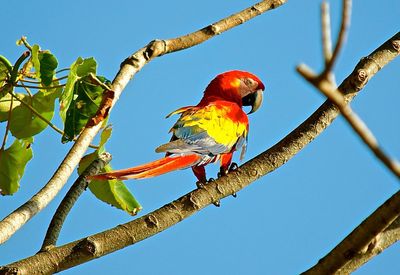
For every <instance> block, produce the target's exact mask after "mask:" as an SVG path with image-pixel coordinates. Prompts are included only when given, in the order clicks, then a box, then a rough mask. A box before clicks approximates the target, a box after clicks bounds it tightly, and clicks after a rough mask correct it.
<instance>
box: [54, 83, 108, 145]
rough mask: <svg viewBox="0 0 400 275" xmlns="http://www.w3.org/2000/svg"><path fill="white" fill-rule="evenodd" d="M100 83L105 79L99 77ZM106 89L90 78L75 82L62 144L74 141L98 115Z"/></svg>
mask: <svg viewBox="0 0 400 275" xmlns="http://www.w3.org/2000/svg"><path fill="white" fill-rule="evenodd" d="M97 78H99V80H100V81H102V82H105V81H106V80H105V78H104V77H100V76H98V77H97ZM103 92H104V89H103V87H101V86H98V85H97V84H93V83H92V82H91V79H90V78H89V77H88V76H85V77H83V78H81V79H79V80H78V81H76V82H75V85H74V90H73V97H72V101H71V104H70V106H69V108H68V111H67V116H66V118H65V125H64V135H63V137H62V140H61V141H62V142H63V143H65V142H68V141H71V140H73V139H74V137H75V136H76V135H78V134H79V133H80V132H81V130H82V129H83V128H84V127H85V125H86V123H87V121H88V119H89V118H91V117H92V116H93V115H95V114H96V112H97V110H98V109H99V106H100V104H101V101H102V98H103Z"/></svg>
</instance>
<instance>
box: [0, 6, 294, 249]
mask: <svg viewBox="0 0 400 275" xmlns="http://www.w3.org/2000/svg"><path fill="white" fill-rule="evenodd" d="M284 3H286V0H264V1H261V2H259V3H257V4H255V5H253V6H251V7H249V8H247V9H244V10H242V11H240V12H238V13H236V14H233V15H231V16H229V17H226V18H224V19H222V20H220V21H218V22H216V23H214V24H212V25H209V26H207V27H205V28H203V29H201V30H199V31H197V32H194V33H190V34H187V35H184V36H181V37H177V38H175V39H169V40H163V41H160V40H155V41H153V42H150V43H149V44H148V45H147V46H145V47H143V48H142V49H140V50H139V51H137V52H136V53H134V54H133V55H132V56H130V57H128V58H127V59H126V60H125V61H124V62H123V63H122V64H121V67H120V70H119V71H118V73H117V75H116V76H115V78H114V80H113V83H112V86H111V88H112V90H113V91H114V92H115V96H114V100H113V103H112V106H111V108H112V107H113V106H114V105H115V103H116V101H117V100H118V98H119V96H120V94H121V93H122V90H123V89H124V88H125V87H126V85H127V84H128V82H129V81H130V80H131V79H132V77H133V76H134V75H135V74H136V73H137V72H138V71H140V70H141V69H142V68H143V66H145V65H146V64H147V63H148V62H150V61H151V60H152V59H154V58H156V57H158V56H160V55H163V54H167V53H171V52H176V51H179V50H183V49H187V48H190V47H193V46H196V45H198V44H201V43H203V42H204V41H206V40H208V39H210V38H212V37H214V36H216V35H218V34H221V33H222V32H225V31H227V30H229V29H232V28H234V27H236V26H238V25H240V24H242V23H244V22H246V21H248V20H250V19H252V18H254V17H256V16H258V15H261V14H263V13H264V12H266V11H268V10H271V9H275V8H277V7H279V6H281V5H283V4H284ZM111 108H110V110H111ZM101 127H102V125H101V124H97V125H94V126H92V127H87V128H85V129H84V130H83V131H82V133H81V134H80V135H79V137H78V139H77V140H76V142H75V143H74V145H73V146H72V147H71V149H70V151H69V152H68V153H67V155H66V156H65V158H64V160H63V161H62V162H61V164H60V165H59V167H58V168H57V170H56V171H55V173H54V175H53V176H52V177H51V179H50V180H49V181H48V182H47V183H46V184H45V186H44V187H43V188H42V189H41V190H40V191H39V192H38V193H37V194H35V195H34V196H33V197H32V198H31V199H29V200H28V201H27V202H25V203H24V204H23V205H21V206H20V207H19V208H18V209H16V210H15V211H13V212H12V213H10V214H9V215H8V216H7V217H5V218H4V219H3V220H2V221H0V243H3V242H5V241H6V240H8V239H9V238H10V237H11V236H12V235H13V234H14V233H15V232H16V231H17V230H18V229H19V228H21V227H22V226H23V225H24V224H25V223H26V222H27V221H28V220H30V219H31V218H32V217H33V216H34V215H36V214H37V213H38V212H39V211H41V210H42V209H43V208H45V207H46V206H47V205H48V204H49V203H50V201H52V200H53V199H54V197H55V196H56V195H57V194H58V192H59V191H60V189H61V188H62V187H63V186H64V184H65V183H66V181H67V179H68V178H69V177H70V175H71V174H72V172H73V170H74V168H75V167H76V166H77V165H78V163H79V161H80V159H81V158H82V156H83V154H84V153H85V152H86V150H87V148H88V146H89V144H90V142H91V141H92V140H93V139H94V137H95V136H96V134H97V133H98V131H99V130H100V128H101Z"/></svg>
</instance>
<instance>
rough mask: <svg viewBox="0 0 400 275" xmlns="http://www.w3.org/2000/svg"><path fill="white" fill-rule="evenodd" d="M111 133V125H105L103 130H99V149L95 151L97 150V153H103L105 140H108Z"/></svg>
mask: <svg viewBox="0 0 400 275" xmlns="http://www.w3.org/2000/svg"><path fill="white" fill-rule="evenodd" d="M111 133H112V127H111V126H110V125H109V126H106V127H105V128H104V129H103V131H102V132H101V135H100V143H99V149H97V151H98V152H99V154H101V153H103V152H104V151H105V149H104V145H105V144H106V142H107V141H108V140H109V138H110V137H111Z"/></svg>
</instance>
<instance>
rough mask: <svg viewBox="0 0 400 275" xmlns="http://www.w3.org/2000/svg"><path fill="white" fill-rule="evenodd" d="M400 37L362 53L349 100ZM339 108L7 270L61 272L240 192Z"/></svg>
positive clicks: (328, 107)
mask: <svg viewBox="0 0 400 275" xmlns="http://www.w3.org/2000/svg"><path fill="white" fill-rule="evenodd" d="M396 39H400V33H397V34H396V35H395V36H394V37H392V38H391V39H389V40H388V41H387V42H386V43H384V44H383V45H382V46H381V47H379V48H378V49H376V50H375V51H374V52H373V53H372V54H370V55H369V56H368V57H367V58H364V59H361V61H360V62H359V63H358V64H357V66H356V68H355V69H354V71H353V72H352V73H351V74H350V75H349V76H348V77H347V78H346V79H345V80H344V81H343V82H342V84H341V85H340V86H339V87H340V90H341V91H345V93H346V100H349V101H350V100H351V99H352V98H354V96H355V95H356V94H357V92H358V91H360V90H361V89H362V88H363V87H364V86H365V85H366V83H367V80H366V79H360V75H359V71H363V72H367V74H368V78H371V77H373V76H374V75H375V74H376V73H377V72H378V71H379V70H380V69H381V68H383V67H384V66H385V65H386V64H387V63H389V62H390V61H391V60H393V59H394V58H395V57H397V56H398V55H399V52H397V51H394V50H393V45H392V43H393V41H394V40H396ZM338 114H339V111H338V109H337V108H336V107H335V105H334V104H333V103H332V102H330V101H329V100H327V101H325V103H324V104H322V105H321V106H320V107H319V108H318V109H317V110H316V111H315V112H314V113H313V114H312V115H311V116H310V117H309V118H308V119H307V120H305V121H304V122H303V123H302V124H301V125H299V126H298V127H297V128H296V129H295V130H293V131H292V132H291V133H290V134H288V135H287V136H286V137H285V138H283V139H282V140H281V141H280V142H278V143H277V144H275V145H274V146H273V147H271V148H270V149H268V150H267V151H265V152H263V153H261V154H260V155H258V156H257V157H255V158H254V159H252V160H250V161H248V162H247V163H245V164H243V165H242V166H241V167H240V168H239V169H238V170H236V171H235V172H232V173H229V174H228V175H227V176H225V177H221V178H219V179H217V180H216V181H214V182H211V183H210V184H208V185H205V187H204V188H203V189H197V190H194V191H192V192H190V193H189V194H186V195H185V196H183V197H181V198H179V199H177V200H175V201H173V202H171V203H169V204H166V205H165V206H163V207H161V208H159V209H158V210H155V211H153V212H151V213H149V214H147V215H145V216H143V217H140V218H138V219H136V220H133V221H131V222H128V223H125V224H122V225H119V226H116V227H114V228H112V229H109V230H106V231H103V232H100V233H97V234H95V235H91V236H88V237H86V238H83V239H80V240H78V241H74V242H71V243H68V244H65V245H63V246H59V247H55V248H53V249H51V250H50V251H48V252H45V253H38V254H36V255H33V256H31V257H29V258H26V259H23V260H20V261H18V262H15V263H12V264H9V265H7V266H5V267H3V270H4V271H5V272H6V271H8V270H10V271H11V270H12V271H14V272H15V271H18V272H20V273H21V274H23V273H27V272H31V273H33V272H41V273H43V274H50V273H55V272H59V271H62V270H65V269H68V268H71V267H73V266H76V265H79V264H82V263H84V262H87V261H90V260H93V259H97V258H99V257H101V256H104V255H106V254H109V253H112V252H114V251H116V250H118V249H122V248H124V247H126V246H128V245H132V244H135V243H138V242H140V241H142V240H144V239H147V238H149V237H151V236H153V235H155V234H158V233H159V232H162V231H163V230H165V229H167V228H169V227H171V226H173V225H175V224H177V223H178V222H180V221H182V220H183V219H185V218H187V217H189V216H191V215H192V214H194V213H196V212H198V211H199V210H201V209H203V208H204V207H206V206H207V205H210V204H212V203H213V202H214V201H216V200H218V199H222V198H224V197H227V196H230V195H231V194H232V193H234V192H238V191H239V190H241V189H242V188H244V187H246V186H247V185H249V184H250V183H252V182H254V181H255V180H257V179H258V178H260V177H262V176H263V175H265V174H267V173H269V172H271V171H273V170H275V169H277V168H278V167H280V166H282V165H283V164H285V163H286V162H287V161H288V160H289V159H290V158H292V157H293V156H294V155H296V154H297V153H298V152H299V151H300V150H301V149H303V148H304V147H305V146H306V145H307V144H308V143H310V142H311V141H312V140H314V138H315V137H316V136H318V135H319V134H320V133H321V132H323V131H324V129H326V127H328V126H329V124H330V123H331V122H332V121H333V120H334V119H335V118H336V117H337V116H338ZM320 274H327V273H320Z"/></svg>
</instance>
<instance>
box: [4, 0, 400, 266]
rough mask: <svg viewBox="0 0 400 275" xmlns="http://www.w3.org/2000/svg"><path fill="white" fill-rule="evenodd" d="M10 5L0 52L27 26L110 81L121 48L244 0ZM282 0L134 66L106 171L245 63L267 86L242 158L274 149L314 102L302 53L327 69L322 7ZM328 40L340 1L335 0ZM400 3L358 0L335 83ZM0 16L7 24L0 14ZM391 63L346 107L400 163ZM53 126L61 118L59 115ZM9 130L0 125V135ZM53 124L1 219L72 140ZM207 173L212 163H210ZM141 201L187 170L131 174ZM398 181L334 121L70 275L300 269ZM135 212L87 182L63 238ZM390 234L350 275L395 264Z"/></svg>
mask: <svg viewBox="0 0 400 275" xmlns="http://www.w3.org/2000/svg"><path fill="white" fill-rule="evenodd" d="M136 2H137V1H113V2H110V1H103V0H101V1H76V0H74V1H57V5H55V4H54V1H47V0H46V1H35V2H31V1H8V2H7V3H6V4H3V5H2V20H3V24H2V26H3V28H2V39H1V48H0V54H3V55H5V56H6V57H8V58H9V59H10V60H16V59H17V58H18V56H19V55H20V54H21V51H22V49H20V48H17V47H16V46H15V41H16V40H17V39H19V38H20V37H21V36H22V35H26V36H27V37H28V40H29V41H30V42H31V43H32V44H33V43H38V44H40V45H41V46H42V48H44V49H50V50H51V51H52V52H53V53H54V54H55V55H56V56H57V58H58V60H59V63H60V66H61V67H68V66H69V65H70V64H71V63H72V62H73V61H74V60H75V59H76V58H77V57H78V56H83V57H89V56H94V57H95V58H96V60H97V61H98V63H99V68H98V72H99V74H101V75H104V76H106V77H107V78H109V79H112V78H113V77H114V75H115V73H116V72H117V71H118V68H119V64H120V62H121V61H123V60H124V59H125V58H126V57H127V56H128V55H129V54H131V53H132V52H134V51H136V50H137V49H139V48H141V47H143V46H144V45H145V44H147V43H148V42H149V41H150V40H153V39H155V38H161V39H162V38H171V37H176V36H179V35H183V34H186V33H188V32H192V31H194V30H197V29H199V28H201V27H203V26H205V25H207V24H209V23H212V22H215V21H217V20H218V19H220V18H222V17H225V16H227V15H230V14H232V13H234V12H237V11H239V10H241V9H243V8H245V7H247V6H249V5H251V4H253V3H255V2H253V1H211V0H205V1H190V2H188V1H185V2H184V1H153V2H151V3H149V2H146V1H140V2H138V3H136ZM320 2H321V1H314V0H313V1H310V0H308V1H289V3H287V4H285V5H284V6H282V7H280V8H278V9H276V10H274V11H272V12H268V13H266V14H264V15H262V16H260V17H257V18H255V19H254V20H252V21H250V22H248V23H246V24H243V25H241V26H239V27H237V28H235V29H233V30H231V31H229V32H227V33H223V34H221V35H220V36H218V37H216V38H214V39H212V40H210V41H208V42H206V43H204V44H201V45H199V46H197V47H194V48H191V49H188V50H185V51H181V52H177V53H173V54H170V55H166V56H163V57H161V58H158V59H156V60H154V61H152V62H151V63H150V64H148V65H147V66H146V67H144V68H143V70H142V71H141V72H139V73H138V74H137V75H136V76H135V78H134V79H133V80H132V81H131V82H130V84H129V85H128V86H127V88H126V89H125V91H124V92H123V94H122V96H121V98H120V101H119V102H118V103H117V106H116V108H115V109H114V110H113V112H112V115H111V118H110V122H111V123H112V125H113V128H114V130H113V136H112V138H111V140H110V141H109V143H108V144H107V149H108V150H109V151H110V152H111V153H112V154H113V162H112V164H113V167H115V168H126V167H129V166H133V165H137V164H141V163H143V162H147V161H150V160H153V159H155V158H157V157H159V155H157V154H156V153H155V152H154V148H156V147H157V146H158V145H160V144H162V143H164V142H166V141H168V140H169V135H168V133H167V132H168V130H169V128H170V127H171V125H172V124H173V123H174V118H170V119H167V120H166V119H165V118H164V117H165V115H166V114H168V113H169V112H170V111H172V110H175V109H177V108H179V107H181V106H186V105H192V104H196V103H197V102H198V101H199V99H200V97H201V95H202V92H203V90H204V88H205V86H206V85H207V84H208V82H209V81H210V80H211V79H212V78H213V77H214V76H215V75H217V74H218V73H220V72H223V71H227V70H231V69H241V70H247V71H250V72H253V73H255V74H257V75H258V76H259V77H260V78H261V79H262V80H263V81H264V83H265V84H266V93H265V98H264V105H263V107H262V108H261V109H260V110H259V111H258V112H257V113H255V114H253V115H251V117H250V121H251V129H250V136H249V147H248V151H247V156H246V160H248V159H250V158H252V157H253V156H255V155H257V154H259V153H260V152H262V151H264V150H265V149H267V148H269V147H270V146H272V145H273V144H275V143H276V142H277V141H279V140H280V139H281V138H282V137H283V136H285V135H286V134H287V133H289V132H290V131H291V130H292V129H293V128H294V127H296V126H297V125H298V124H299V123H301V122H302V121H303V120H304V119H305V118H307V117H308V116H309V115H310V114H311V113H312V112H313V111H314V110H315V109H316V108H317V107H318V106H319V105H320V104H321V103H322V102H323V101H324V98H323V97H322V96H321V95H319V94H318V92H316V91H315V90H314V89H313V88H312V87H311V86H310V85H308V84H307V83H306V82H305V81H304V80H303V79H301V77H300V76H299V75H298V74H297V73H296V72H295V66H296V65H298V64H299V63H301V62H304V63H306V64H308V65H309V66H311V67H312V68H313V69H314V70H320V69H321V68H322V64H323V63H322V57H321V46H320V25H319V17H320V14H319V5H320ZM331 2H332V3H331V12H332V26H333V28H334V30H333V36H334V37H336V33H337V28H338V26H339V19H340V16H339V15H340V5H339V2H340V1H331ZM399 16H400V2H399V1H395V0H387V1H381V2H379V4H377V3H376V2H375V1H354V3H353V17H352V23H351V29H350V33H349V37H348V41H347V43H346V45H345V48H344V50H343V52H342V54H341V56H340V59H339V61H338V62H337V66H336V67H335V72H336V79H337V81H338V82H339V83H340V82H341V81H342V80H343V78H344V77H346V76H347V75H348V74H349V73H350V72H351V71H352V70H353V68H354V65H355V64H356V63H357V62H358V60H359V59H360V58H361V57H363V56H365V55H367V54H369V53H370V52H371V51H372V50H373V49H375V48H376V47H377V46H379V45H380V44H382V43H383V42H384V41H386V40H387V39H388V38H389V37H391V36H392V35H393V34H395V33H396V32H397V31H398V18H399ZM4 22H6V23H4ZM399 69H400V60H399V59H397V60H395V61H393V62H391V63H390V64H389V65H388V66H386V67H385V68H384V69H383V70H382V71H381V72H379V73H378V74H377V75H376V76H375V77H374V78H373V79H372V80H370V82H369V83H368V85H367V86H366V88H365V89H364V90H363V91H362V92H361V93H360V95H359V96H357V98H356V99H355V100H354V102H353V103H352V106H353V108H354V110H356V111H357V112H358V114H359V115H360V116H361V117H362V118H363V119H364V120H365V122H366V123H367V124H368V125H369V127H370V128H371V130H372V131H373V132H374V133H375V134H376V136H377V138H378V140H379V141H380V142H381V144H382V145H383V147H384V148H385V149H386V150H387V151H388V152H390V153H391V155H392V156H394V157H396V158H397V159H400V143H399V140H400V128H399V123H398V118H399V115H400V109H399V107H398V102H399V101H400V93H399V92H398V91H399V88H400V78H399ZM54 121H55V123H56V124H58V125H59V126H61V124H60V120H59V118H58V117H57V118H55V119H54ZM3 131H4V127H3V125H0V136H1V135H2V133H3ZM60 140H61V137H60V136H59V135H58V134H56V133H55V132H54V131H53V130H52V129H47V130H46V131H44V132H42V133H41V134H40V135H38V136H37V137H36V139H35V143H34V145H33V149H34V154H35V157H34V159H33V160H32V161H31V162H30V163H29V165H28V167H27V170H26V174H25V176H24V179H23V180H22V183H21V189H20V191H19V192H18V193H16V194H15V195H14V196H12V197H2V198H0V216H1V217H4V216H5V215H6V214H7V213H9V212H10V211H11V210H13V209H15V208H17V207H18V206H19V205H20V204H21V203H23V202H25V201H26V200H27V199H29V198H30V197H31V196H32V195H33V194H34V193H36V192H37V191H38V190H39V189H40V188H41V186H42V185H43V184H44V183H45V182H47V180H48V179H49V178H50V177H51V175H52V173H53V172H54V170H55V169H56V167H57V165H58V164H59V163H60V161H61V160H62V158H63V156H64V155H65V153H66V152H67V150H68V149H69V148H70V146H71V145H70V144H68V145H62V144H61V143H60ZM208 171H209V173H210V175H215V174H216V172H217V167H216V166H215V167H212V168H211V169H209V170H208ZM75 177H76V174H75V175H74V176H73V177H72V178H71V179H70V181H69V182H68V184H67V185H66V186H65V188H63V190H62V192H61V193H60V194H59V196H57V198H56V199H55V200H54V201H53V202H52V203H51V204H50V205H49V207H48V208H46V209H45V210H44V211H43V212H41V213H39V214H38V215H37V216H36V217H34V219H33V220H31V221H30V222H29V223H28V224H26V225H25V226H24V227H23V228H22V229H21V230H20V231H19V232H18V233H16V234H15V235H14V236H13V237H12V238H11V239H10V240H9V241H8V242H7V243H6V244H4V245H1V246H0V255H1V257H0V264H6V263H9V262H11V261H14V260H17V259H20V258H22V257H26V256H29V255H32V254H34V253H36V252H37V250H38V249H39V247H40V245H41V242H42V239H43V236H44V234H45V232H46V229H47V225H48V223H49V221H50V218H51V216H52V214H53V213H54V210H55V208H56V207H57V205H58V203H59V202H60V200H61V198H62V196H63V194H65V192H66V190H67V188H68V187H69V186H70V185H71V183H72V182H73V180H74V178H75ZM127 185H128V186H129V188H130V190H131V191H132V192H133V193H134V194H135V196H136V197H137V199H138V200H139V201H140V202H141V204H142V205H143V207H144V209H143V210H142V212H141V213H140V215H143V214H146V213H148V212H151V211H152V210H154V209H157V208H159V207H161V206H162V205H164V204H166V203H168V202H170V201H171V200H173V199H176V198H178V197H180V196H181V195H183V194H186V193H187V192H189V191H191V190H192V189H194V188H195V178H194V176H193V175H192V174H191V171H190V170H184V171H177V172H174V173H171V174H168V175H164V176H161V177H158V178H154V179H149V180H143V181H128V182H127ZM398 188H399V185H398V182H397V181H396V179H395V178H394V177H393V176H392V175H391V174H390V173H388V172H387V171H386V168H385V167H383V166H382V165H381V164H380V163H379V162H378V161H377V160H376V159H375V158H374V156H373V155H372V154H371V153H370V152H369V151H368V150H367V149H366V147H365V145H364V144H363V143H362V142H361V141H360V140H359V139H358V137H356V136H355V135H354V134H353V132H352V131H351V129H350V128H349V127H348V125H347V124H346V123H345V121H344V120H343V119H342V118H339V119H337V120H335V122H334V123H333V124H332V125H331V126H330V127H329V128H328V129H327V130H326V131H325V132H323V133H322V134H321V135H320V136H319V137H318V138H317V139H316V140H315V141H313V142H312V143H311V144H310V145H308V146H307V147H306V148H305V149H304V150H302V151H301V152H300V153H299V154H298V155H296V156H295V157H294V158H293V159H292V160H290V161H289V162H288V163H287V164H286V165H284V166H283V167H281V168H279V169H278V170H276V171H274V172H273V173H271V174H269V175H267V176H265V177H263V178H262V179H260V180H258V181H257V182H255V183H254V184H252V185H251V186H249V187H248V188H246V189H244V190H243V191H241V192H239V193H238V197H237V198H236V199H234V198H232V197H229V198H226V199H224V200H223V201H222V202H221V204H222V205H221V207H220V208H216V207H214V206H209V207H207V208H206V209H204V210H203V211H201V212H199V213H197V214H196V215H194V216H192V217H190V218H188V219H187V220H184V221H183V222H181V223H180V224H178V225H176V226H174V227H173V228H170V229H168V230H166V231H164V232H162V233H161V234H158V235H156V236H154V237H152V238H150V239H147V240H145V241H143V242H141V243H138V244H136V245H134V246H130V247H128V248H125V249H123V250H121V251H118V252H116V253H113V254H111V255H108V256H106V257H102V258H100V259H98V260H94V261H91V262H89V263H86V264H84V265H81V266H78V267H75V268H72V269H70V270H68V271H66V272H65V274H82V273H86V274H88V273H90V274H109V273H111V272H113V273H114V274H125V273H126V272H132V273H135V274H188V273H190V274H296V273H299V272H301V271H304V270H306V269H307V268H309V267H310V266H311V265H313V264H314V263H316V262H317V261H318V259H319V258H321V257H322V256H324V255H325V254H326V253H327V252H328V251H330V250H331V249H332V248H333V247H334V246H335V245H336V244H337V243H338V241H340V240H341V239H342V238H343V237H345V236H346V235H347V234H348V233H349V232H351V230H352V229H353V228H354V227H355V226H357V225H358V224H359V223H360V222H361V221H362V220H363V219H364V218H365V217H367V216H368V215H369V214H370V213H371V212H372V211H373V210H375V209H376V208H377V207H378V206H379V205H380V204H382V203H383V202H384V201H385V200H386V199H387V198H389V197H390V196H391V195H392V194H393V193H395V192H396V191H397V190H398ZM131 219H132V218H131V217H130V216H128V215H127V214H125V213H124V212H122V211H120V210H116V209H115V208H111V207H109V206H108V205H106V204H104V203H102V202H100V201H98V200H97V199H96V198H95V197H94V196H93V195H92V194H91V193H90V192H85V193H84V194H83V195H82V197H81V198H80V199H79V201H78V202H77V204H76V205H75V207H74V208H73V210H72V212H71V214H70V215H69V216H68V219H67V221H66V223H65V226H64V227H63V230H62V232H61V236H60V239H59V244H62V243H67V242H70V241H73V240H75V239H78V238H81V237H84V236H86V235H89V234H93V233H96V232H99V231H102V230H105V229H107V228H110V227H113V226H116V225H118V224H121V223H124V222H127V221H129V220H131ZM399 253H400V245H399V244H395V245H393V246H392V247H391V248H389V249H387V250H386V251H384V252H383V253H382V254H380V255H379V256H377V257H376V258H375V259H373V260H372V261H370V262H369V263H367V264H366V265H365V266H363V267H362V268H361V269H359V270H358V271H357V272H356V273H355V274H398V270H400V261H399V256H398V255H399Z"/></svg>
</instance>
